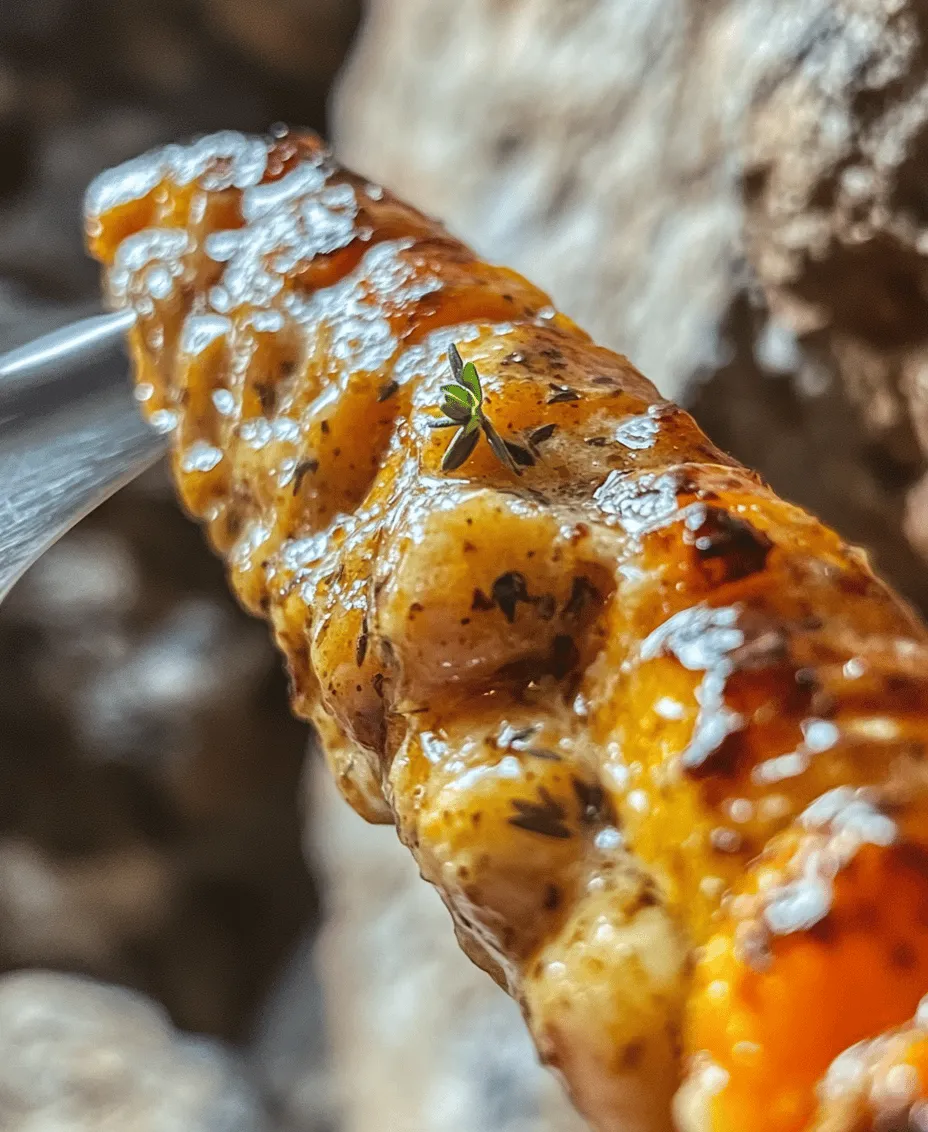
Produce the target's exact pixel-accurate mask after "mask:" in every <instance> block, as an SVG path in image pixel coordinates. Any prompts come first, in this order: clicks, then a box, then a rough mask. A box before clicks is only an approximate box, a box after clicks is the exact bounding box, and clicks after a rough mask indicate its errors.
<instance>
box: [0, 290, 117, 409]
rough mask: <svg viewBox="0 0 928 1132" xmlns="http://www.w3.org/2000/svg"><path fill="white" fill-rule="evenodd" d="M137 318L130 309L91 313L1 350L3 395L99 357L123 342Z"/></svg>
mask: <svg viewBox="0 0 928 1132" xmlns="http://www.w3.org/2000/svg"><path fill="white" fill-rule="evenodd" d="M134 322H135V312H134V311H132V310H129V309H127V310H123V311H117V312H116V313H115V314H96V315H91V316H90V317H89V318H82V319H79V320H78V321H77V322H72V323H70V324H69V325H68V326H62V327H59V328H58V329H57V330H52V331H50V332H49V333H48V334H43V335H42V337H41V338H36V339H35V341H33V342H27V343H26V345H25V346H18V347H17V348H16V349H15V350H10V351H9V352H8V353H6V354H0V397H4V396H6V395H7V394H8V393H11V392H13V391H14V390H16V391H18V390H20V389H22V388H23V387H25V386H27V385H33V384H37V383H39V382H43V381H47V380H49V379H58V378H60V377H61V376H62V373H66V372H68V371H69V370H72V369H76V368H79V367H80V366H83V365H87V364H89V363H91V362H93V361H96V360H98V359H99V358H101V357H103V356H104V355H105V354H106V353H108V352H109V351H111V350H112V349H113V347H114V346H115V345H118V344H119V343H121V342H122V338H123V335H124V334H125V333H126V331H127V330H128V329H129V328H130V327H131V326H132V324H133V323H134Z"/></svg>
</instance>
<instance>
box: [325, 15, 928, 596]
mask: <svg viewBox="0 0 928 1132" xmlns="http://www.w3.org/2000/svg"><path fill="white" fill-rule="evenodd" d="M925 34H926V20H925V15H924V5H922V4H921V3H919V2H918V0H649V2H647V3H642V2H641V0H404V3H398V2H396V0H371V3H370V4H369V8H368V14H367V20H366V23H365V25H364V27H363V30H362V35H361V38H360V41H359V44H358V46H357V49H356V51H355V53H354V56H353V59H352V60H351V62H350V64H349V66H348V68H347V69H346V71H345V72H344V75H343V78H342V81H341V86H340V89H339V91H338V96H337V98H336V100H335V106H334V120H335V134H336V140H337V143H338V145H339V148H340V151H341V153H342V155H343V156H344V157H345V159H346V160H348V161H349V162H352V163H354V164H356V165H358V166H360V167H361V168H363V169H364V170H365V172H367V173H368V174H369V175H371V176H373V177H375V178H378V179H380V180H383V181H384V182H385V183H387V184H388V185H390V186H391V187H392V188H395V189H396V190H397V191H398V192H400V193H401V194H404V195H407V196H409V197H410V198H412V199H413V200H415V201H417V202H418V203H420V204H421V205H422V206H423V207H424V208H425V209H427V210H429V211H431V212H432V213H435V214H437V215H439V216H441V217H442V218H443V219H445V220H446V222H447V223H448V224H449V225H450V226H451V227H452V228H453V229H454V230H455V231H456V232H458V233H459V234H461V235H462V236H464V237H465V238H466V239H468V240H469V241H471V242H472V243H473V244H474V245H475V246H476V247H477V248H478V249H479V250H480V251H481V252H483V253H484V254H486V255H487V256H488V257H489V258H491V259H494V260H496V261H500V262H505V263H508V264H511V265H512V266H514V267H516V268H517V269H519V270H521V271H523V272H525V273H526V274H527V275H528V276H530V277H531V278H532V279H534V280H535V281H537V282H538V283H540V284H541V285H543V286H544V287H546V288H548V289H549V290H550V292H551V293H552V295H553V297H554V298H555V300H556V301H557V303H558V304H559V305H560V306H561V307H562V308H563V309H564V310H565V311H566V312H567V313H568V314H570V315H572V316H573V317H574V318H576V319H577V320H578V321H579V322H580V323H581V325H583V326H584V327H585V328H586V329H587V330H589V331H590V332H591V333H592V334H593V335H594V336H595V337H597V338H598V339H600V340H602V341H603V342H605V343H606V344H608V345H611V346H613V347H615V348H617V349H620V350H622V351H623V352H625V353H627V354H628V355H629V357H631V359H632V360H633V361H634V362H635V363H636V364H637V365H638V366H639V367H640V368H641V369H642V370H643V371H644V372H645V373H647V374H648V376H649V377H651V378H652V379H653V380H654V381H656V382H657V383H658V385H659V386H660V387H661V388H662V390H663V391H664V392H665V393H667V394H668V395H670V396H674V397H679V398H683V399H684V400H688V401H689V402H691V403H692V404H694V406H695V408H696V409H697V410H698V413H699V416H700V418H701V419H702V421H703V422H704V423H705V424H706V425H707V426H708V427H709V429H710V431H711V432H712V434H713V436H714V437H715V438H716V439H717V440H718V441H719V442H720V443H722V444H723V445H725V446H727V447H729V448H730V449H732V450H733V451H734V452H735V454H736V455H738V456H740V457H741V458H742V459H744V460H746V461H748V462H750V463H752V464H753V465H755V466H757V467H759V468H760V470H761V471H762V472H764V474H765V475H767V476H768V478H770V479H771V480H772V482H773V483H774V486H775V487H777V488H778V489H779V490H780V491H782V492H783V493H784V494H787V495H790V496H792V497H793V498H796V499H797V500H798V501H800V502H802V503H805V504H806V505H808V506H809V507H811V508H813V509H815V510H818V511H819V512H820V513H822V514H823V515H824V517H825V518H826V519H828V520H830V521H831V522H833V523H834V524H835V525H837V526H838V527H839V528H840V529H841V530H842V531H843V532H844V533H845V534H846V535H848V537H850V538H853V539H857V540H860V541H863V542H865V543H867V544H868V545H869V546H870V547H872V548H874V549H875V552H876V557H877V563H878V565H879V566H880V568H881V569H883V570H884V571H886V572H888V573H889V574H890V575H891V576H892V577H893V579H894V580H895V581H896V582H897V584H899V585H900V586H901V587H902V588H903V589H904V590H905V591H906V592H907V593H909V594H910V596H912V597H914V598H915V599H916V600H917V601H918V602H919V603H920V604H921V605H922V606H923V607H928V574H926V571H925V566H924V559H923V558H921V557H919V556H918V555H917V554H916V553H915V551H914V550H913V546H914V547H915V548H917V549H919V550H921V551H922V552H924V548H925V547H928V528H926V529H925V530H921V529H918V530H916V529H915V528H914V527H913V526H912V524H913V523H915V522H917V521H920V520H917V516H918V515H921V514H923V509H922V508H919V507H916V506H914V504H913V507H912V508H910V513H909V523H910V526H909V530H910V532H911V533H912V536H913V537H912V541H911V542H909V541H907V540H906V537H905V534H904V532H903V523H904V511H905V505H904V497H905V492H906V489H907V488H908V486H909V485H911V484H912V483H914V482H915V481H916V480H917V479H918V477H919V476H920V475H921V474H922V473H923V470H924V467H925V460H924V455H923V453H924V451H925V447H924V437H925V436H926V435H928V427H926V422H928V399H926V397H925V395H924V392H923V390H922V385H923V384H924V382H923V381H921V379H920V377H918V376H917V373H916V376H915V377H913V376H912V374H913V371H918V370H919V366H920V359H921V355H922V353H923V351H924V349H925V347H926V344H928V343H926V338H928V259H926V253H928V234H926V232H928V190H926V188H925V186H926V185H928V64H926V51H925ZM916 431H917V432H918V433H919V434H920V436H921V437H922V440H923V443H922V448H921V449H920V448H919V446H918V445H917V444H916V442H915V432H916Z"/></svg>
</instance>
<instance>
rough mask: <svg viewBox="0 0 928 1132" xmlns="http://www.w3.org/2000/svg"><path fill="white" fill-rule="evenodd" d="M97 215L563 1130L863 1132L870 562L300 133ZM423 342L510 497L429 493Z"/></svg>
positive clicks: (200, 160) (913, 778) (433, 464)
mask: <svg viewBox="0 0 928 1132" xmlns="http://www.w3.org/2000/svg"><path fill="white" fill-rule="evenodd" d="M87 222H88V233H89V242H90V247H91V250H92V251H93V253H94V254H95V255H96V256H97V257H98V258H99V259H101V261H102V262H103V263H104V264H105V265H106V268H107V285H108V293H109V296H110V299H111V301H112V302H113V303H114V304H116V305H125V304H131V305H132V306H133V307H134V308H135V309H136V311H137V312H138V315H139V319H138V323H137V327H136V329H135V330H134V332H133V343H132V345H133V353H134V358H135V365H136V376H137V381H138V395H139V399H140V401H141V402H142V404H143V405H144V406H145V408H146V410H147V412H148V413H149V414H150V416H151V418H152V419H153V420H154V421H155V423H156V424H158V426H159V427H162V428H164V429H166V430H171V431H172V432H173V435H174V465H175V472H176V476H177V482H178V486H179V490H180V493H181V497H182V499H183V501H184V503H185V504H186V506H187V507H188V509H189V510H190V511H191V512H192V513H193V514H194V515H196V516H198V517H199V518H201V519H203V520H204V521H205V523H206V525H207V529H208V532H209V537H210V539H211V541H212V543H213V545H214V546H215V547H216V549H217V551H219V552H220V553H221V554H223V555H224V556H225V558H226V560H227V562H228V566H229V574H230V578H231V582H232V585H233V587H234V589H235V591H236V593H237V594H238V596H239V598H240V600H241V601H242V602H243V604H244V605H245V606H246V608H248V609H250V610H251V611H252V612H254V613H256V614H260V615H262V616H265V617H266V618H267V619H268V620H269V621H270V623H271V625H272V626H273V629H274V633H275V636H276V639H277V641H278V643H279V645H280V647H281V649H282V651H283V653H284V655H285V657H286V659H287V664H288V667H289V671H290V675H291V681H292V688H293V702H294V706H295V708H296V710H297V711H298V712H299V713H300V714H301V715H303V716H304V717H306V718H307V719H312V720H314V721H315V722H316V724H317V725H318V726H319V728H320V730H321V732H322V734H323V737H324V740H325V744H326V750H327V757H328V759H329V762H330V764H331V766H332V769H333V772H334V774H335V775H336V777H337V779H338V781H339V783H340V785H341V787H342V790H343V792H344V793H345V795H346V797H347V798H348V799H349V800H350V801H351V802H352V804H353V805H355V806H356V807H357V808H358V809H359V810H360V811H361V812H362V813H363V814H364V815H365V816H367V817H368V818H370V819H372V820H378V821H393V822H395V823H396V826H397V828H398V830H399V833H400V836H401V837H402V839H403V840H404V841H405V842H406V844H407V845H409V847H410V848H411V849H412V851H413V853H414V854H415V855H416V858H417V860H418V862H419V865H420V867H421V870H422V872H423V875H424V876H425V877H426V878H427V879H428V880H430V881H431V882H432V883H433V884H435V885H436V887H437V888H438V890H439V891H440V893H441V894H442V896H443V898H444V900H445V902H446V904H447V905H448V908H449V909H450V911H451V914H452V916H453V918H454V922H455V927H456V930H457V933H458V936H459V939H460V941H461V944H462V946H463V947H464V948H465V950H466V951H467V953H468V954H469V955H470V956H471V957H472V958H473V959H474V960H475V961H476V962H477V963H479V964H480V965H481V966H483V967H484V968H486V969H487V970H488V971H489V972H490V973H491V974H492V975H493V976H494V977H495V978H496V979H497V980H498V981H499V982H500V983H501V984H502V985H504V986H505V987H506V988H507V989H508V990H509V991H510V993H512V994H513V995H515V996H516V997H517V998H518V999H519V1001H520V1003H521V1004H522V1007H523V1010H524V1013H525V1016H526V1019H527V1022H528V1024H529V1026H530V1027H531V1029H532V1033H533V1034H534V1036H535V1040H536V1042H537V1045H538V1048H539V1051H540V1053H541V1055H542V1056H543V1057H544V1058H545V1060H546V1061H547V1062H549V1063H550V1064H551V1065H552V1066H554V1067H557V1068H559V1069H560V1071H561V1073H562V1074H563V1076H564V1078H565V1080H566V1082H567V1084H568V1086H569V1088H570V1089H571V1091H572V1093H573V1096H574V1097H575V1099H576V1101H577V1104H578V1105H579V1106H580V1107H581V1109H582V1110H583V1111H584V1112H585V1113H587V1115H588V1116H589V1117H590V1119H591V1121H592V1122H593V1123H594V1124H595V1125H596V1126H597V1127H598V1128H600V1129H603V1130H609V1132H619V1130H621V1132H658V1130H664V1129H668V1128H670V1127H671V1119H672V1118H671V1107H672V1100H671V1098H672V1096H673V1094H674V1093H675V1092H677V1090H678V1086H679V1085H680V1082H681V1080H682V1081H683V1085H682V1088H680V1089H679V1092H677V1098H676V1101H675V1102H674V1110H675V1112H676V1121H677V1126H678V1127H679V1128H680V1129H682V1130H683V1132H701V1130H704V1132H746V1130H748V1129H750V1130H751V1132H800V1130H803V1129H807V1128H811V1127H813V1126H814V1127H815V1128H816V1129H819V1128H822V1129H825V1128H827V1130H828V1132H841V1130H844V1132H851V1130H853V1132H862V1130H865V1129H869V1128H870V1127H871V1124H872V1123H873V1120H877V1117H876V1116H874V1117H873V1120H871V1123H866V1121H867V1120H870V1117H861V1116H860V1111H863V1110H862V1109H861V1108H860V1105H858V1108H857V1110H855V1112H856V1115H854V1117H853V1119H854V1120H856V1121H857V1123H852V1122H850V1121H851V1118H850V1117H848V1121H846V1122H845V1123H843V1124H842V1123H840V1120H839V1117H838V1116H835V1115H834V1113H835V1112H836V1111H837V1110H836V1109H835V1107H834V1104H835V1102H834V1095H835V1091H834V1089H832V1092H831V1093H830V1094H829V1097H831V1099H830V1100H829V1101H828V1104H829V1105H831V1108H829V1109H828V1110H827V1112H826V1111H825V1110H823V1112H822V1113H819V1115H818V1116H816V1110H817V1104H818V1101H817V1094H816V1086H817V1082H819V1081H820V1079H821V1078H822V1077H823V1076H824V1075H825V1073H826V1071H827V1070H828V1066H829V1065H830V1064H831V1063H832V1061H833V1060H834V1059H835V1058H836V1057H837V1056H838V1055H839V1054H841V1053H842V1051H843V1050H844V1049H845V1048H846V1047H849V1046H851V1045H852V1044H853V1043H855V1042H858V1041H861V1040H863V1039H873V1038H875V1037H876V1036H877V1035H878V1034H880V1033H881V1032H882V1031H883V1030H885V1029H888V1028H891V1027H898V1026H901V1025H903V1024H905V1023H906V1021H907V1020H908V1019H911V1017H912V1016H913V1015H914V1013H915V1011H916V1008H917V1006H918V1003H919V1000H920V999H921V997H922V995H923V994H924V993H925V991H926V990H928V864H926V862H928V821H926V814H925V800H924V778H925V761H924V748H923V742H924V735H925V732H926V724H925V703H926V700H925V692H926V675H928V637H926V632H925V629H924V628H923V627H922V625H921V624H920V623H919V622H918V621H917V620H916V619H915V618H914V617H913V615H912V614H911V612H910V611H909V610H908V609H907V608H906V607H905V605H904V604H903V603H902V602H901V601H900V600H899V599H897V598H896V597H895V596H894V595H893V594H892V593H891V592H890V591H889V590H888V589H887V588H886V587H885V586H884V585H883V584H882V583H880V582H879V581H878V580H876V579H875V578H874V577H873V575H872V574H871V572H870V569H869V567H868V565H867V562H866V559H865V557H864V555H863V554H862V553H861V552H860V551H858V550H856V549H854V548H851V547H848V546H846V545H845V544H844V543H843V542H842V541H841V540H840V539H839V538H838V536H837V535H835V534H834V533H833V532H832V531H830V530H828V529H827V528H825V527H823V526H822V525H821V524H820V523H818V522H817V521H816V520H815V519H813V518H811V517H810V516H809V515H807V514H805V513H804V512H803V511H801V510H800V509H799V508H797V507H795V506H793V505H791V504H789V503H785V502H783V501H782V500H780V499H778V498H777V497H776V496H775V495H773V493H772V492H771V491H770V490H769V489H768V488H767V487H766V486H765V485H764V484H763V483H762V482H761V481H760V480H759V479H758V478H757V477H756V476H755V475H753V474H752V473H751V472H749V471H747V470H746V469H744V468H743V467H741V466H740V465H738V464H737V463H736V462H735V461H733V460H732V459H730V458H729V457H727V456H726V455H724V454H723V453H721V452H720V451H718V449H716V448H715V447H714V446H713V445H712V444H711V443H710V442H709V441H708V440H707V439H706V437H705V436H704V435H703V434H702V433H701V432H700V431H699V429H698V428H697V427H696V425H695V424H694V422H693V421H692V419H691V418H690V417H689V416H688V415H687V414H686V413H685V412H683V411H682V410H680V409H678V408H677V407H675V406H673V405H671V404H668V403H667V402H665V401H663V400H661V398H660V397H659V395H658V393H657V391H656V390H655V389H654V387H653V386H652V385H651V384H650V383H649V382H648V381H647V380H645V378H643V377H642V376H641V375H640V374H639V373H637V371H636V370H635V369H634V368H633V367H632V366H631V365H630V364H629V363H628V362H627V361H626V359H624V358H622V357H620V356H618V355H616V354H613V353H611V352H609V351H607V350H604V349H601V348H599V347H597V346H595V345H594V344H593V343H592V342H591V341H590V340H589V338H588V336H587V335H586V334H584V333H583V332H582V331H581V330H580V329H579V328H578V327H576V326H575V325H574V324H573V323H572V322H570V320H568V319H567V318H565V317H564V316H562V315H560V314H557V313H556V312H555V311H554V309H553V307H552V306H551V304H550V301H549V299H548V297H547V296H546V295H544V294H543V293H542V292H540V291H538V290H537V289H536V288H535V287H533V286H532V285H531V284H529V283H528V282H527V281H526V280H524V279H522V278H521V277H520V276H518V275H516V274H514V273H513V272H510V271H507V270H505V269H503V268H498V267H492V266H490V265H487V264H485V263H482V262H480V261H479V260H477V259H476V258H475V257H474V256H473V254H472V253H471V252H470V251H468V249H467V248H465V247H464V246H463V245H461V244H460V243H459V242H458V241H456V240H454V239H453V238H452V237H451V236H449V235H448V233H447V232H446V231H445V230H444V229H443V228H442V227H441V225H439V224H437V223H436V222H434V221H431V220H428V219H427V218H425V217H423V216H422V215H420V214H419V213H417V212H416V211H415V210H413V209H412V208H409V207H408V206H406V205H404V204H402V203H400V202H398V201H397V200H395V199H394V198H393V197H392V196H391V195H390V194H389V193H388V192H386V191H385V190H383V189H381V188H380V187H379V186H376V185H371V184H368V183H367V182H365V181H364V180H363V178H360V177H357V176H355V175H353V174H351V173H348V172H346V171H345V170H342V169H341V168H339V167H338V166H337V165H335V164H334V163H333V162H332V161H331V159H330V157H329V156H328V154H327V153H326V151H325V150H324V148H323V147H322V146H321V144H320V143H319V142H318V140H316V139H315V138H313V137H310V136H306V135H287V136H283V137H279V138H274V139H269V140H268V141H267V142H265V141H263V140H260V139H257V140H256V139H248V138H243V137H241V136H239V135H234V134H223V135H217V136H216V137H215V138H213V139H206V140H205V141H203V142H201V143H198V145H197V146H194V147H186V148H185V147H177V146H173V147H167V149H165V150H162V151H159V152H158V153H156V154H153V155H149V156H148V157H146V158H142V159H139V160H138V161H136V162H134V163H132V164H131V165H130V166H129V167H124V168H123V169H118V170H115V171H113V172H112V173H110V174H107V175H106V176H105V178H104V179H102V180H101V181H100V182H98V183H97V184H96V185H95V186H93V187H92V188H91V190H90V192H89V194H88V201H87ZM452 342H454V343H456V344H457V346H458V347H459V349H460V352H461V354H462V355H463V357H464V359H465V361H473V362H474V363H475V364H476V366H477V369H478V371H479V373H480V374H481V376H482V379H483V385H484V392H485V401H484V408H485V411H486V413H487V415H488V416H489V417H490V419H491V420H492V422H493V424H494V425H495V427H496V429H497V430H498V432H499V433H500V434H501V435H502V436H503V437H504V438H506V439H508V440H509V441H510V442H511V443H514V444H517V445H519V446H520V448H521V450H522V452H523V462H524V463H525V464H526V465H527V466H525V467H523V469H522V473H523V474H522V475H520V476H516V475H514V474H513V472H512V471H511V470H510V469H508V468H507V467H506V466H505V465H504V464H503V463H501V462H500V460H499V459H498V458H497V457H496V456H495V455H494V453H493V452H492V451H491V449H490V446H489V445H488V444H487V443H485V442H484V441H483V440H481V441H480V442H479V443H478V444H477V446H476V448H475V450H474V453H473V455H472V456H471V457H470V458H469V459H468V460H467V461H466V462H465V463H464V464H463V465H462V466H461V467H460V468H459V469H458V470H456V471H454V472H452V473H443V472H442V470H441V460H442V456H443V454H444V451H445V448H446V446H447V444H448V443H449V439H450V436H451V435H452V434H451V432H450V431H446V430H442V429H431V428H430V427H429V423H430V422H433V423H434V422H435V421H436V420H437V419H438V417H439V413H438V408H437V406H438V404H439V401H440V387H441V385H442V384H444V383H446V382H448V381H449V380H450V372H449V363H448V348H449V345H450V344H451V343H452ZM410 961H411V962H415V957H414V956H411V957H410ZM897 1076H898V1075H897ZM909 1078H911V1074H910V1075H909ZM909 1083H910V1084H911V1080H910V1082H909ZM921 1092H922V1089H921V1083H919V1086H918V1088H917V1089H915V1090H914V1091H913V1094H912V1097H911V1098H910V1100H911V1104H910V1105H909V1107H910V1108H911V1105H912V1104H915V1103H916V1102H917V1096H918V1095H919V1094H920V1093H921ZM847 1095H848V1096H850V1093H848V1094H847ZM861 1103H862V1102H861ZM848 1104H849V1105H850V1101H848ZM847 1111H848V1112H850V1108H848V1109H847ZM841 1119H843V1117H842V1118H841ZM862 1119H863V1120H864V1123H861V1122H860V1121H861V1120H862ZM913 1119H914V1117H913ZM823 1121H825V1123H822V1122H823ZM828 1121H831V1123H827V1122H828ZM835 1121H838V1123H835ZM816 1122H817V1123H816ZM873 1127H874V1128H875V1127H877V1125H876V1124H873Z"/></svg>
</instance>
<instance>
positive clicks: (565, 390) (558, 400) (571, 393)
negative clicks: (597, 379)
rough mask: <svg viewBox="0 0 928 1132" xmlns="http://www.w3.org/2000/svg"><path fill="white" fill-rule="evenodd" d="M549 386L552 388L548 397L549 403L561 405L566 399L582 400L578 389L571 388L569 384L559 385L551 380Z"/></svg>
mask: <svg viewBox="0 0 928 1132" xmlns="http://www.w3.org/2000/svg"><path fill="white" fill-rule="evenodd" d="M548 388H549V389H550V390H551V396H550V397H549V398H548V404H549V405H560V404H562V403H563V402H564V401H579V400H580V394H579V393H578V392H577V391H576V389H571V387H570V386H569V385H559V384H558V383H557V382H554V381H551V382H549V383H548Z"/></svg>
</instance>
